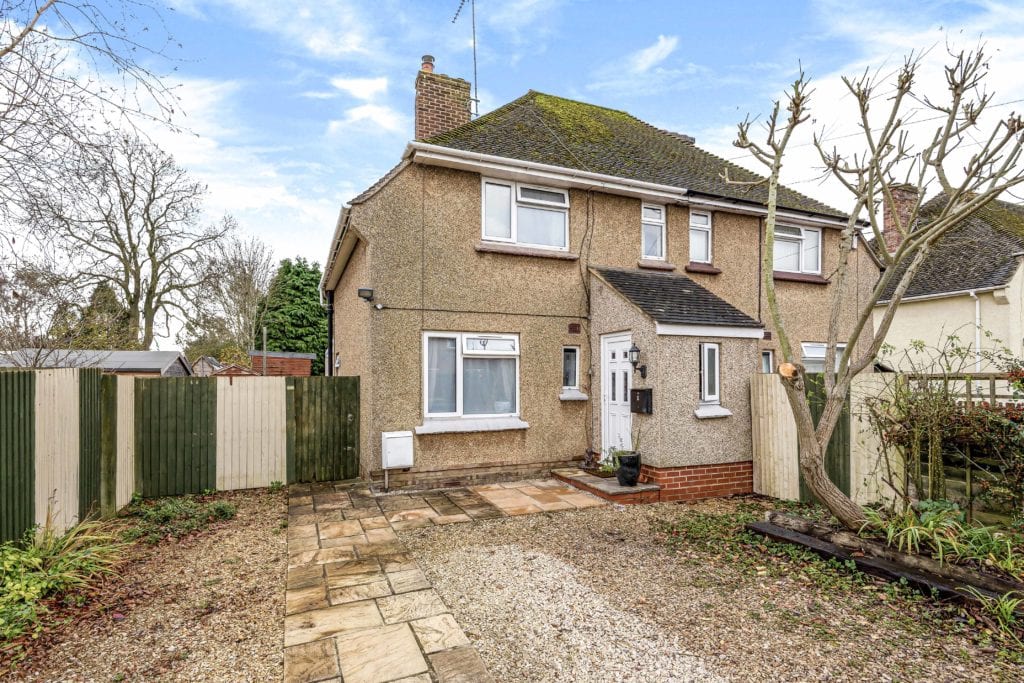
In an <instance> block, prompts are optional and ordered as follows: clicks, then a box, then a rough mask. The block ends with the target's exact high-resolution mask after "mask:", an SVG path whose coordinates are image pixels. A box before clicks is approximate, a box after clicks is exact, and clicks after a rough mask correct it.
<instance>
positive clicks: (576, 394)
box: [558, 389, 590, 401]
mask: <svg viewBox="0 0 1024 683" xmlns="http://www.w3.org/2000/svg"><path fill="white" fill-rule="evenodd" d="M589 399H590V397H589V396H587V395H586V394H584V393H583V392H582V391H580V390H579V389H562V393H560V394H559V395H558V400H559V401H587V400H589Z"/></svg>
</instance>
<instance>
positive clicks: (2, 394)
mask: <svg viewBox="0 0 1024 683" xmlns="http://www.w3.org/2000/svg"><path fill="white" fill-rule="evenodd" d="M35 385H36V383H35V373H33V372H32V371H29V370H11V371H2V372H0V543H3V542H5V541H13V540H17V539H19V538H21V537H22V536H23V535H24V534H25V532H26V531H27V530H28V529H30V528H32V525H33V524H35Z"/></svg>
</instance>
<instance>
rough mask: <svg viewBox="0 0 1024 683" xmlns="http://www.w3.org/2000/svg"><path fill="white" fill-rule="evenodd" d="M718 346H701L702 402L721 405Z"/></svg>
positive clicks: (707, 343)
mask: <svg viewBox="0 0 1024 683" xmlns="http://www.w3.org/2000/svg"><path fill="white" fill-rule="evenodd" d="M719 360H720V359H719V347H718V344H713V343H710V342H705V343H702V344H701V345H700V402H701V403H721V386H720V384H719V377H720V374H719V364H720V363H719Z"/></svg>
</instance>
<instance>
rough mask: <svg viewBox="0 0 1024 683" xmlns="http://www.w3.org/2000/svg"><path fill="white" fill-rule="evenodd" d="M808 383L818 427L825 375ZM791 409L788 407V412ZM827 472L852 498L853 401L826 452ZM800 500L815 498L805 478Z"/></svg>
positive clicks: (809, 377) (808, 377) (814, 376)
mask: <svg viewBox="0 0 1024 683" xmlns="http://www.w3.org/2000/svg"><path fill="white" fill-rule="evenodd" d="M804 380H805V382H806V392H807V403H808V406H809V407H810V409H811V418H812V419H813V420H814V424H815V425H817V424H818V420H819V419H821V413H822V412H823V411H824V410H825V375H824V374H819V373H814V374H808V375H806V376H805V377H804ZM788 409H789V407H788V405H787V410H788ZM825 471H826V472H827V473H828V478H829V479H831V480H832V483H833V484H835V485H836V487H838V488H839V490H840V491H842V492H843V493H845V494H846V495H850V399H849V397H847V399H846V403H845V404H844V405H843V412H842V414H841V415H840V416H839V420H838V421H837V422H836V427H835V430H833V432H832V438H831V439H829V442H828V447H827V448H826V449H825ZM800 500H802V501H805V502H810V501H812V500H814V495H813V494H812V493H811V490H810V489H809V488H808V487H807V484H806V483H805V482H804V480H803V477H801V478H800Z"/></svg>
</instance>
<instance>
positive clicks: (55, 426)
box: [34, 368, 81, 529]
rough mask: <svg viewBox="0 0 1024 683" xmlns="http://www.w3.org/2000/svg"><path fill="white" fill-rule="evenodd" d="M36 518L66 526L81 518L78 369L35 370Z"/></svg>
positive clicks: (59, 527)
mask: <svg viewBox="0 0 1024 683" xmlns="http://www.w3.org/2000/svg"><path fill="white" fill-rule="evenodd" d="M34 372H35V374H36V390H35V417H36V420H35V442H36V464H35V470H36V472H35V474H36V476H35V521H36V523H37V524H43V523H45V522H46V518H47V512H48V511H49V513H50V516H51V518H52V522H53V524H54V526H55V527H56V528H58V529H67V528H69V527H71V526H73V525H74V524H75V523H76V522H77V521H78V519H79V516H78V515H79V502H78V500H79V498H78V496H79V472H78V470H79V465H80V460H79V423H80V419H81V417H80V413H79V391H80V390H79V371H78V370H76V369H73V368H61V369H54V370H35V371H34Z"/></svg>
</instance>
